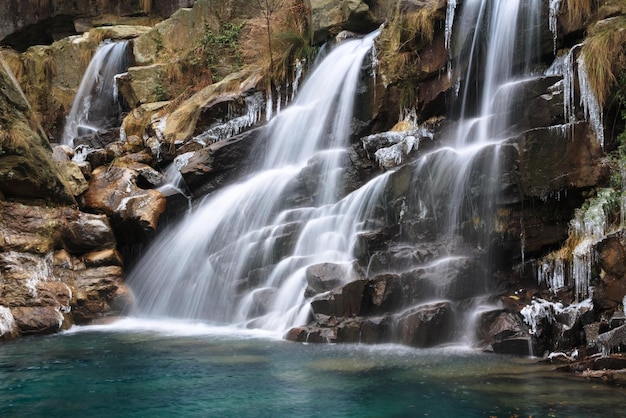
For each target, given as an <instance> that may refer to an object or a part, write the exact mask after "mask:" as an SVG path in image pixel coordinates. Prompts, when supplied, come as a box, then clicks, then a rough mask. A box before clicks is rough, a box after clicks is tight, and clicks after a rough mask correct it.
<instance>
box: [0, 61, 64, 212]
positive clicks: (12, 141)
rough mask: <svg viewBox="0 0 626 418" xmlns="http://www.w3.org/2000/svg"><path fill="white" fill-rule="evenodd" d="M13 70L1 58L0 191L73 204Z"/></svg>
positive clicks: (9, 194) (16, 195)
mask: <svg viewBox="0 0 626 418" xmlns="http://www.w3.org/2000/svg"><path fill="white" fill-rule="evenodd" d="M36 120H37V119H36V118H35V116H34V115H33V113H32V111H31V108H30V106H29V104H28V102H27V101H26V98H25V96H24V95H23V93H22V91H21V90H20V87H19V85H18V84H17V82H16V80H15V78H14V77H13V74H12V73H11V72H10V70H9V69H8V67H7V66H6V65H5V63H4V61H3V60H2V59H0V151H1V152H0V192H2V193H4V194H5V195H7V196H14V197H24V198H35V199H46V200H49V201H54V202H59V203H64V204H75V201H74V197H73V196H72V192H71V191H70V189H69V188H68V186H67V184H66V181H65V179H64V177H63V175H62V174H61V173H60V172H59V171H58V169H57V167H56V166H55V165H54V163H53V162H52V151H51V149H50V146H49V144H48V143H47V140H46V139H45V137H44V135H43V134H42V132H43V130H42V128H41V126H40V125H39V123H38V122H36Z"/></svg>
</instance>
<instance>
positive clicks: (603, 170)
mask: <svg viewBox="0 0 626 418" xmlns="http://www.w3.org/2000/svg"><path fill="white" fill-rule="evenodd" d="M517 143H518V149H519V175H520V178H521V181H520V187H521V189H522V191H523V193H524V194H525V195H526V196H528V197H545V196H548V195H550V194H551V193H554V192H558V191H560V190H564V189H568V188H585V187H591V186H593V185H596V184H599V183H600V182H601V180H602V179H604V178H606V177H607V173H608V167H607V166H606V165H605V164H604V163H603V160H602V155H603V152H602V148H601V147H600V144H599V143H598V141H596V140H595V135H594V133H593V132H592V130H591V129H590V128H589V125H588V124H587V123H584V122H583V123H576V124H575V125H574V126H573V128H572V133H571V136H568V135H564V134H563V132H561V131H560V130H554V129H550V128H541V129H534V130H532V131H528V132H526V133H524V134H523V135H522V136H521V137H520V138H519V139H518V140H517Z"/></svg>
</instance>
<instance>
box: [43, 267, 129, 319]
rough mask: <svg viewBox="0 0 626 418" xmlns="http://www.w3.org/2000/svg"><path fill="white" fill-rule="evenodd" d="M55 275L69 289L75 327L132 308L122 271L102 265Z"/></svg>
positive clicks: (63, 271) (57, 271)
mask: <svg viewBox="0 0 626 418" xmlns="http://www.w3.org/2000/svg"><path fill="white" fill-rule="evenodd" d="M55 275H56V276H57V277H59V278H60V279H61V280H63V281H64V282H66V283H67V284H68V285H69V286H70V287H71V288H72V290H73V292H72V300H71V308H72V309H71V313H72V317H73V319H74V321H75V322H76V323H77V324H85V323H88V322H91V321H93V320H95V319H98V318H102V317H106V316H112V315H119V314H121V313H124V312H126V311H127V310H128V309H131V308H132V302H133V300H132V294H131V293H130V292H129V290H128V289H127V288H126V285H124V283H123V279H122V268H121V267H118V266H102V267H95V268H88V269H85V270H78V271H70V270H64V269H56V270H55Z"/></svg>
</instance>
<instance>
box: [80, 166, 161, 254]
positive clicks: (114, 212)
mask: <svg viewBox="0 0 626 418" xmlns="http://www.w3.org/2000/svg"><path fill="white" fill-rule="evenodd" d="M153 176H155V177H159V176H160V175H159V173H157V172H155V171H154V169H152V168H151V167H150V166H147V165H145V164H142V163H135V164H129V165H117V164H113V165H111V166H109V167H105V166H101V167H98V168H96V169H95V170H94V171H93V172H92V173H91V179H90V181H89V189H88V190H87V191H86V192H85V194H84V195H83V196H82V197H81V200H82V204H83V205H84V207H85V208H88V209H89V210H91V211H95V212H98V213H103V214H106V215H107V216H109V217H110V218H111V219H112V222H113V227H114V229H115V231H116V233H117V237H118V240H120V241H121V242H123V243H136V242H140V241H142V240H143V239H145V238H146V237H148V236H150V235H151V234H152V233H154V232H155V231H156V228H157V224H158V221H159V217H160V216H161V214H162V213H163V212H164V211H165V202H166V200H165V196H164V195H163V194H162V193H161V192H159V191H158V190H154V189H143V188H141V187H139V185H138V182H142V181H143V182H149V181H150V178H151V177H153Z"/></svg>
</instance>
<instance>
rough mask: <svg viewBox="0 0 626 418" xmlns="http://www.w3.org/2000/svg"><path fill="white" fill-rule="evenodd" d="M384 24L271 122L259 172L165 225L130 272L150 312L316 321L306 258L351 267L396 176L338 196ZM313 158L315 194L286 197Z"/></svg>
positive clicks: (322, 67) (354, 42)
mask: <svg viewBox="0 0 626 418" xmlns="http://www.w3.org/2000/svg"><path fill="white" fill-rule="evenodd" d="M377 34H378V32H374V33H372V34H370V35H368V36H366V37H365V38H363V39H351V40H347V41H345V42H343V43H341V44H340V45H338V46H337V47H336V48H335V49H334V50H333V51H332V52H331V53H330V54H329V56H328V57H327V58H326V59H325V60H324V61H322V62H321V63H320V64H319V66H318V67H317V69H316V70H315V71H314V72H313V73H312V74H311V75H310V77H309V78H308V80H306V82H305V83H304V85H303V86H302V89H301V91H300V93H299V94H298V96H297V98H296V100H295V101H294V102H293V103H292V104H291V105H290V106H289V107H288V108H286V109H285V110H283V111H282V112H281V113H280V114H278V115H277V116H276V117H275V118H273V119H272V121H271V122H270V124H269V125H268V126H267V128H266V134H265V139H264V140H263V141H262V142H263V143H266V144H267V147H266V149H265V150H263V151H259V153H257V156H258V157H259V158H258V160H257V161H258V167H259V168H258V170H257V171H256V172H255V173H254V174H253V175H252V176H251V177H249V178H248V179H246V180H244V181H241V182H239V183H237V184H234V185H232V186H229V187H226V188H225V189H222V190H220V191H218V192H217V193H215V194H213V195H210V196H208V197H207V198H206V200H205V201H204V202H203V203H202V204H201V205H200V206H199V207H198V208H197V209H196V210H195V212H194V213H193V214H191V215H189V216H187V217H186V219H185V220H184V221H183V222H182V223H181V224H180V225H179V226H177V227H175V228H174V229H172V230H170V231H168V232H166V233H163V234H161V237H160V238H159V239H157V241H156V242H155V243H154V244H153V245H152V247H151V248H150V249H149V251H148V253H147V254H146V256H145V257H143V259H142V260H140V262H139V263H138V265H137V267H136V268H135V269H134V270H133V271H132V272H131V274H130V277H129V283H130V285H131V286H132V287H133V289H134V291H135V293H136V295H137V300H138V306H139V311H140V313H141V314H145V315H149V316H157V317H158V316H167V317H176V318H185V319H190V318H192V319H202V320H208V321H213V322H217V323H226V324H232V323H235V324H245V323H248V322H250V321H253V323H252V326H254V327H259V328H266V329H270V330H275V331H280V332H283V331H284V330H286V329H288V328H289V327H290V326H293V325H295V324H300V323H303V322H305V321H306V318H307V316H308V314H309V313H308V308H307V305H306V303H305V299H304V290H305V288H306V279H305V276H304V271H305V269H306V267H307V266H309V265H311V264H315V263H321V262H328V261H332V262H336V263H345V264H346V265H347V266H348V267H347V268H348V269H349V265H350V263H351V262H352V261H353V256H352V246H353V245H354V242H355V235H356V234H357V233H358V232H359V231H361V230H363V229H364V228H366V226H367V225H364V220H365V219H367V216H366V215H367V213H368V212H370V211H371V210H372V207H373V206H375V205H376V203H377V198H376V196H377V194H378V193H380V190H381V188H382V186H383V185H384V181H385V178H386V176H382V177H380V178H379V179H377V180H376V181H374V182H372V183H370V184H369V185H367V186H366V187H364V188H362V189H360V190H358V191H356V192H354V193H352V194H350V195H349V196H347V197H345V198H343V199H340V200H338V196H339V192H338V187H339V184H338V174H339V172H340V165H339V161H340V160H341V159H342V157H343V156H344V154H345V152H346V150H345V147H346V146H347V145H348V142H347V140H348V138H349V134H350V129H351V123H352V110H353V108H354V97H355V93H356V88H357V86H358V83H359V78H360V75H361V68H362V64H363V61H364V59H365V57H366V56H367V54H368V52H369V50H370V49H371V47H372V45H373V42H374V39H375V37H376V36H377ZM329 133H330V135H329ZM261 153H263V154H261ZM260 154H261V155H262V156H261V155H260ZM311 158H315V160H316V161H319V162H321V165H322V167H323V168H322V169H321V172H322V173H323V174H322V178H321V179H320V180H319V181H318V186H317V189H316V190H313V191H312V195H313V196H314V197H315V202H311V203H312V204H311V205H304V206H302V205H300V206H292V207H285V202H284V201H283V200H284V199H285V196H286V195H287V193H288V192H289V188H290V187H293V185H294V182H296V180H297V178H298V176H300V175H302V172H303V169H305V167H306V166H307V162H308V161H309V160H310V159H311Z"/></svg>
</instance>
